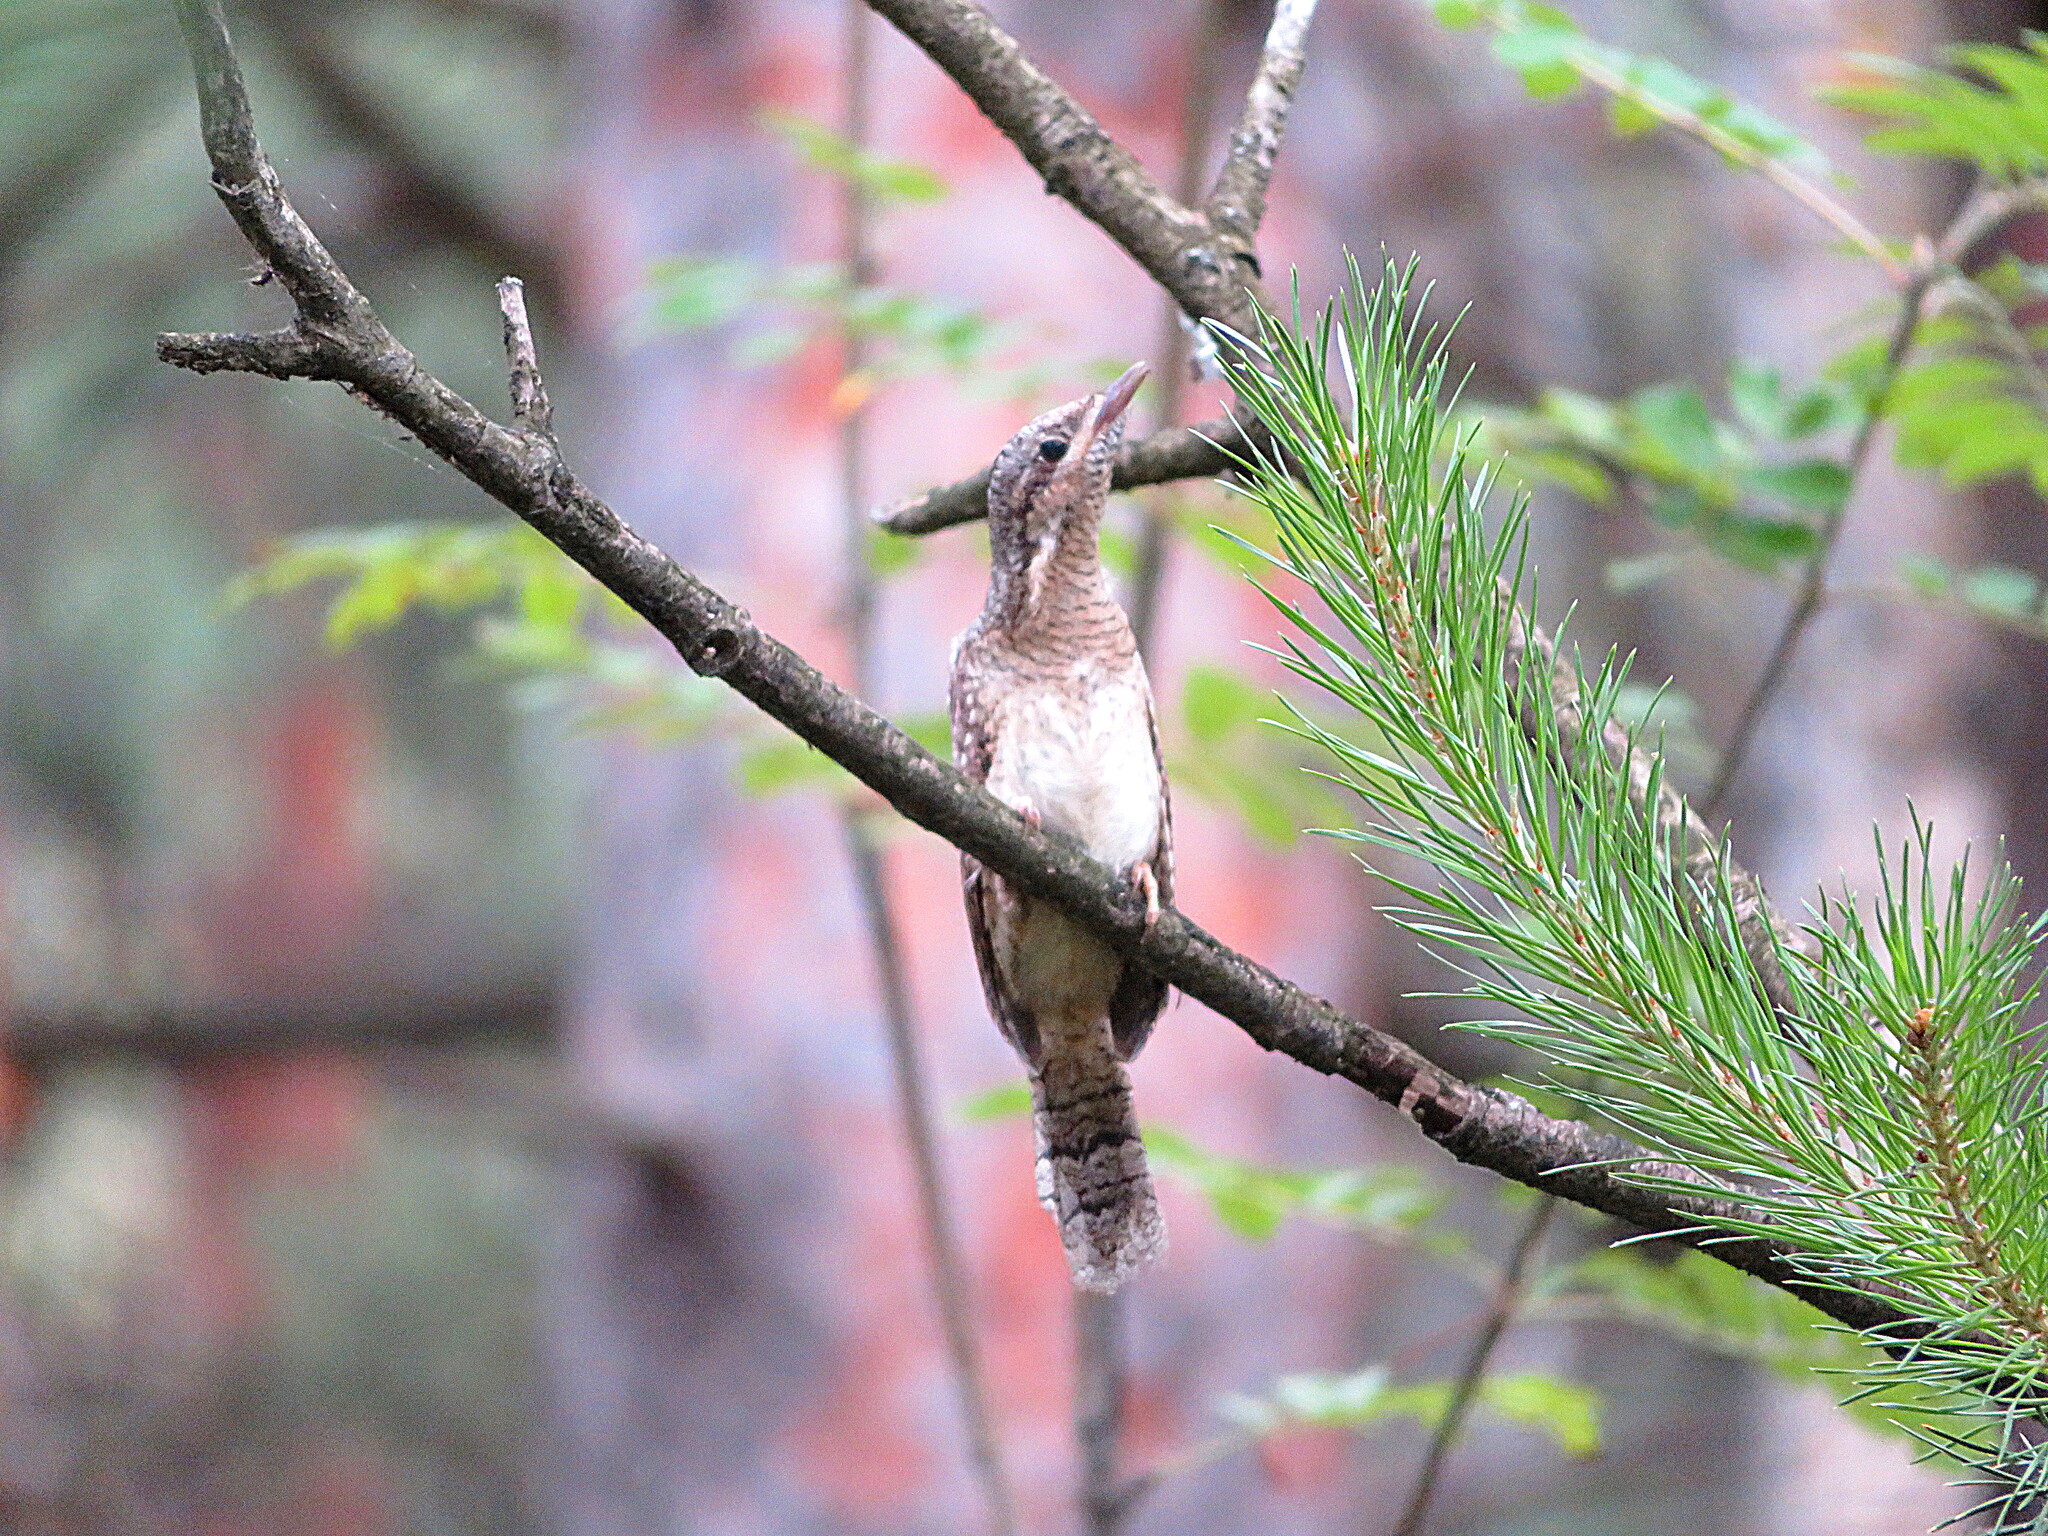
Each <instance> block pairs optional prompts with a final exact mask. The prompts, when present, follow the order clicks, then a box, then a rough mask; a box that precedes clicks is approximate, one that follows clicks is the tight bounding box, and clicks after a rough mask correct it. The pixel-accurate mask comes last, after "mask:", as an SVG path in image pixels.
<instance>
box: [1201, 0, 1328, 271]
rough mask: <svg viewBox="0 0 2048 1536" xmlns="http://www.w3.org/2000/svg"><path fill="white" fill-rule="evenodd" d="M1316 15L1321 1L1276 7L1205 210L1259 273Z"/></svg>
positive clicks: (1235, 252) (1235, 254) (1236, 256)
mask: <svg viewBox="0 0 2048 1536" xmlns="http://www.w3.org/2000/svg"><path fill="white" fill-rule="evenodd" d="M1315 14H1316V0H1279V3H1278V4H1276V5H1275V6H1274V7H1273V25H1272V26H1271V27H1270V28H1269V29H1268V30H1267V32H1266V46H1265V48H1264V50H1263V51H1262V52H1261V53H1260V55H1259V69H1258V73H1257V74H1256V75H1254V76H1253V77H1252V85H1251V90H1250V91H1248V92H1247V93H1246V94H1245V99H1244V112H1243V114H1242V115H1241V116H1239V118H1238V120H1237V128H1236V129H1235V131H1233V132H1232V134H1231V135H1230V153H1229V155H1228V157H1226V158H1225V160H1224V162H1223V169H1222V170H1221V171H1219V172H1218V173H1217V176H1216V185H1215V186H1214V187H1213V188H1211V189H1210V192H1209V200H1208V203H1207V204H1206V206H1205V209H1204V211H1205V212H1206V213H1207V214H1208V217H1209V227H1210V228H1211V229H1213V230H1214V231H1215V232H1216V235H1217V238H1218V239H1219V240H1220V241H1222V242H1223V243H1224V245H1225V246H1226V247H1227V248H1228V250H1229V253H1230V256H1231V258H1232V259H1233V260H1235V261H1237V262H1239V263H1241V264H1242V265H1243V267H1244V269H1245V270H1246V271H1248V272H1249V273H1251V275H1252V276H1254V277H1256V276H1258V275H1259V257H1258V248H1257V247H1258V238H1259V226H1260V225H1261V224H1262V223H1264V222H1265V218H1266V188H1267V186H1268V185H1269V184H1270V183H1271V182H1272V180H1273V164H1274V162H1275V160H1277V159H1278V158H1279V154H1280V141H1281V139H1282V138H1283V137H1284V136H1285V135H1286V132H1287V109H1288V107H1289V106H1291V105H1292V104H1293V101H1294V91H1295V87H1296V86H1298V85H1300V84H1301V70H1302V65H1303V64H1304V62H1306V59H1307V54H1306V52H1305V51H1304V48H1303V43H1304V41H1305V39H1306V38H1307V36H1308V24H1309V22H1310V21H1311V20H1313V19H1314V17H1315Z"/></svg>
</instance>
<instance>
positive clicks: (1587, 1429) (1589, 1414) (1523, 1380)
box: [1479, 1371, 1600, 1460]
mask: <svg viewBox="0 0 2048 1536" xmlns="http://www.w3.org/2000/svg"><path fill="white" fill-rule="evenodd" d="M1479 1400H1480V1401H1481V1402H1482V1403H1484V1404H1485V1405H1486V1406H1487V1407H1488V1408H1489V1409H1491V1410H1492V1411H1493V1412H1494V1413H1496V1414H1498V1415H1500V1417H1502V1418H1504V1419H1506V1420H1508V1421H1509V1422H1510V1423H1513V1424H1525V1425H1527V1426H1529V1427H1530V1428H1532V1429H1540V1430H1542V1431H1543V1432H1544V1433H1545V1434H1547V1435H1549V1436H1550V1438H1551V1439H1552V1440H1554V1441H1556V1442H1557V1448H1558V1449H1559V1450H1561V1451H1563V1452H1564V1453H1565V1455H1567V1456H1571V1457H1575V1458H1577V1459H1580V1460H1583V1459H1584V1458H1586V1457H1588V1456H1596V1455H1598V1454H1599V1452H1600V1395H1599V1394H1598V1393H1597V1392H1595V1391H1593V1389H1592V1388H1590V1387H1586V1386H1582V1385H1580V1384H1579V1383H1578V1382H1575V1381H1565V1380H1563V1379H1562V1378H1560V1377H1556V1376H1546V1375H1542V1374H1541V1373H1538V1372H1534V1371H1522V1372H1516V1373H1512V1374H1509V1375H1504V1376H1489V1377H1487V1378H1486V1379H1485V1381H1483V1382H1482V1383H1481V1384H1480V1388H1479Z"/></svg>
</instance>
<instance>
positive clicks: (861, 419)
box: [839, 0, 1017, 1536]
mask: <svg viewBox="0 0 2048 1536" xmlns="http://www.w3.org/2000/svg"><path fill="white" fill-rule="evenodd" d="M845 26H846V39H845V61H844V71H845V73H844V89H845V103H844V110H845V118H844V122H843V128H844V132H845V137H846V139H847V142H848V143H850V144H852V145H853V146H854V147H855V148H856V149H861V150H864V149H866V148H867V145H868V139H869V121H870V107H871V96H872V86H873V68H872V64H871V62H870V60H871V52H870V41H869V39H870V28H871V26H872V23H871V22H870V20H869V13H868V8H867V6H866V4H865V3H864V0H848V3H847V5H846V10H845ZM841 197H842V202H841V209H840V212H841V223H840V247H841V248H840V257H841V260H842V261H843V262H844V264H845V268H846V281H847V283H848V285H849V286H850V287H853V288H856V289H858V288H863V287H867V286H869V285H871V284H872V283H873V282H874V280H875V254H874V246H873V240H872V230H871V225H872V214H873V206H872V203H871V200H870V198H869V194H868V189H867V188H866V186H864V185H863V184H862V182H861V179H860V177H859V176H857V175H850V176H848V177H846V178H845V180H844V182H843V185H842V192H841ZM840 345H841V357H842V362H843V365H844V369H845V373H846V376H847V377H849V378H850V377H852V376H853V375H855V374H857V373H858V372H859V371H860V370H861V369H862V368H863V367H864V366H865V365H866V362H867V344H866V340H865V338H864V337H863V336H862V335H861V334H860V333H859V332H858V331H857V330H856V329H854V328H853V327H852V326H850V325H849V326H847V327H845V328H844V329H843V331H842V333H841V336H840ZM867 446H868V445H867V413H866V409H865V406H864V405H863V404H862V403H860V397H859V396H855V400H854V403H853V404H852V405H851V406H850V408H849V409H847V411H846V412H845V414H844V415H843V416H842V417H841V418H840V423H839V493H840V503H841V510H842V516H843V518H844V522H845V528H846V555H845V560H846V573H845V585H844V587H843V589H842V592H841V598H840V622H841V624H842V626H843V628H844V632H845V636H846V646H847V652H848V663H849V666H850V668H851V671H852V677H853V688H854V692H855V693H856V694H858V695H860V696H861V697H863V698H871V697H873V694H874V681H875V679H874V645H875V635H874V630H875V603H876V596H877V591H876V581H875V575H874V569H873V567H872V566H871V565H870V564H869V560H868V540H869V539H870V538H871V537H872V533H871V531H870V529H869V527H868V520H867V516H866V506H867V501H866V481H867ZM842 814H843V821H844V829H845V835H846V850H847V857H848V860H849V861H850V862H851V864H852V865H853V875H854V884H855V886H856V888H857V889H858V891H859V894H860V903H861V909H862V911H863V913H864V914H865V916H866V918H867V926H868V938H869V941H870V944H871V945H872V947H873V950H874V957H875V975H876V980H877V982H878V984H879V990H880V993H881V1002H882V1017H883V1020H884V1022H885V1024H886V1025H887V1028H888V1034H889V1064H890V1068H891V1071H892V1073H893V1075H894V1077H895V1080H896V1098H897V1107H898V1110H899V1112H900V1113H901V1115H902V1120H903V1135H904V1140H905V1141H906V1142H907V1143H908V1144H909V1147H910V1157H911V1162H912V1164H913V1166H914V1167H915V1170H916V1175H917V1195H918V1212H919V1215H920V1217H921V1218H922V1222H923V1225H924V1233H925V1246H926V1247H927V1248H928V1249H929V1251H930V1256H931V1265H932V1289H933V1292H934V1293H935V1298H936V1300H937V1302H938V1307H939V1322H940V1326H941V1329H942V1331H943V1332H944V1335H945V1340H946V1354H947V1358H948V1359H949V1360H950V1362H951V1364H952V1371H953V1384H954V1389H955V1391H956V1392H957V1394H958V1396H959V1399H960V1415H961V1418H962V1419H963V1420H964V1422H965V1427H966V1430H967V1456H968V1462H969V1464H970V1466H971V1467H972V1468H973V1472H974V1476H975V1479H976V1481H977V1482H979V1483H980V1485H981V1492H982V1498H983V1500H984V1502H985V1503H986V1504H987V1506H988V1520H989V1529H990V1531H991V1532H992V1533H993V1536H1016V1531H1017V1511H1016V1505H1015V1502H1014V1501H1013V1500H1012V1498H1011V1496H1010V1485H1009V1480H1008V1478H1007V1477H1006V1476H1005V1474H1004V1470H1003V1459H1002V1449H1001V1446H1000V1444H999V1442H998V1440H997V1438H996V1431H995V1421H994V1416H993V1414H992V1413H991V1411H990V1408H989V1394H988V1380H987V1373H986V1372H985V1371H984V1370H983V1369H982V1361H981V1350H980V1346H979V1344H978V1343H977V1342H976V1339H975V1334H974V1315H973V1308H972V1306H971V1305H970V1302H969V1290H968V1281H967V1265H966V1262H965V1260H964V1259H963V1257H962V1254H961V1248H960V1240H959V1233H958V1230H957V1229H956V1227H955V1226H954V1223H953V1213H952V1205H951V1201H950V1199H949V1197H948V1194H947V1190H946V1182H945V1173H944V1168H943V1165H942V1163H941V1160H940V1154H939V1139H938V1127H937V1124H936V1117H935V1116H934V1115H933V1113H932V1103H931V1090H930V1087H929V1083H928V1079H927V1077H926V1073H925V1067H924V1058H923V1051H922V1049H921V1047H920V1045H919V1042H918V1030H917V1015H916V1010H915V1006H914V1004H913V1003H912V1001H911V994H910V980H909V976H908V975H907V973H906V969H905V966H904V963H903V943H902V937H901V935H900V933H899V931H898V929H897V924H896V913H895V908H894V905H893V903H892V902H891V900H890V896H889V885H888V880H887V878H886V875H885V873H884V870H883V868H882V856H881V849H880V847H879V846H878V844H877V842H876V838H875V833H874V828H873V825H872V823H871V822H870V821H869V820H868V819H867V818H865V817H863V816H862V815H861V814H860V813H859V812H857V811H856V810H854V809H853V808H851V807H848V808H847V809H846V810H845V811H844V812H843V813H842Z"/></svg>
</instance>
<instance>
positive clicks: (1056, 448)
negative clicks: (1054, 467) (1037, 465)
mask: <svg viewBox="0 0 2048 1536" xmlns="http://www.w3.org/2000/svg"><path fill="white" fill-rule="evenodd" d="M1038 456H1039V457H1040V458H1041V459H1043V460H1045V462H1046V463H1048V464H1057V463H1059V461H1060V460H1061V459H1064V458H1065V457H1066V456H1067V440H1066V439H1065V438H1063V437H1048V438H1047V439H1046V440H1045V441H1044V442H1042V443H1040V444H1039V445H1038Z"/></svg>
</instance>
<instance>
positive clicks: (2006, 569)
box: [1962, 565, 2041, 618]
mask: <svg viewBox="0 0 2048 1536" xmlns="http://www.w3.org/2000/svg"><path fill="white" fill-rule="evenodd" d="M2040 594H2041V584H2040V583H2039V582H2038V581H2036V580H2035V579H2034V578H2033V577H2032V576H2029V575H2028V574H2027V573H2026V572H2025V571H2016V570H2014V569H2012V567H2010V566H2005V565H1985V566H1979V567H1978V568H1977V569H1976V570H1974V571H1971V572H1970V573H1969V574H1968V575H1966V576H1964V577H1963V580H1962V595H1963V600H1964V601H1965V602H1967V603H1968V604H1969V605H1970V606H1971V607H1972V608H1976V609H1979V610H1981V611H1983V612H1985V613H1991V614H1997V615H1999V616H2000V617H2002V618H2028V617H2031V616H2032V614H2033V611H2034V607H2035V604H2036V602H2037V601H2038V600H2039V598H2040Z"/></svg>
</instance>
